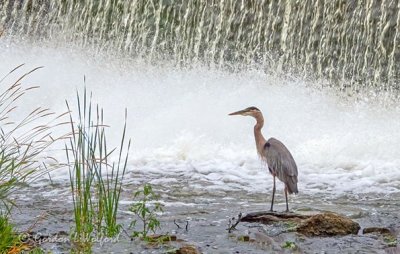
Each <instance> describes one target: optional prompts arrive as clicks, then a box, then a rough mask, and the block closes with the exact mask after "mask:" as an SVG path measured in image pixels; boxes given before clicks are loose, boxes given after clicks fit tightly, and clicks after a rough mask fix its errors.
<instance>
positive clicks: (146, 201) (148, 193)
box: [129, 184, 163, 240]
mask: <svg viewBox="0 0 400 254" xmlns="http://www.w3.org/2000/svg"><path fill="white" fill-rule="evenodd" d="M136 198H139V201H138V202H137V203H135V204H132V205H131V207H130V208H129V211H131V212H132V213H134V214H135V215H136V217H137V218H138V219H139V220H140V221H141V223H142V224H143V228H142V230H141V231H136V230H135V231H133V233H132V236H133V237H142V238H143V239H144V240H148V239H149V238H148V234H149V232H153V233H156V230H157V229H160V228H161V224H160V221H159V220H158V219H157V213H158V212H163V209H162V205H161V204H160V203H159V202H157V200H158V199H159V196H158V195H157V194H155V193H154V191H153V188H152V186H151V185H150V184H145V185H144V187H143V190H138V191H136V192H135V194H134V199H136ZM151 203H153V204H151ZM136 225H137V220H136V219H135V220H133V221H132V222H131V225H130V227H131V228H135V227H136Z"/></svg>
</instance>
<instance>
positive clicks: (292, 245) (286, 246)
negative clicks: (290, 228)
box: [282, 241, 297, 250]
mask: <svg viewBox="0 0 400 254" xmlns="http://www.w3.org/2000/svg"><path fill="white" fill-rule="evenodd" d="M282 248H284V249H289V250H294V249H296V248H297V246H296V244H295V243H294V242H290V241H286V242H285V243H284V244H283V245H282Z"/></svg>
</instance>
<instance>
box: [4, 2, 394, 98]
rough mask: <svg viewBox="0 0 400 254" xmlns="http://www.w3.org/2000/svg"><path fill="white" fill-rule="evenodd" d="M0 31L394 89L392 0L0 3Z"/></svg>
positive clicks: (135, 53) (185, 62)
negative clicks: (1, 29)
mask: <svg viewBox="0 0 400 254" xmlns="http://www.w3.org/2000/svg"><path fill="white" fill-rule="evenodd" d="M0 27H3V30H4V35H3V36H4V37H8V38H13V37H17V38H18V39H20V38H21V37H24V38H28V39H29V40H49V39H56V40H57V41H58V42H61V43H66V44H70V43H72V42H73V43H76V44H78V45H82V46H85V47H91V48H93V49H95V50H100V51H103V52H104V51H106V52H111V53H115V52H120V53H122V54H125V55H128V56H130V57H138V58H139V57H140V58H144V59H146V60H152V61H160V60H167V61H170V62H171V63H172V64H175V65H184V66H187V65H190V64H192V63H201V64H205V65H207V66H210V67H212V68H228V69H232V70H235V69H237V68H240V69H243V68H254V67H256V68H262V69H264V70H265V71H267V72H277V71H278V73H288V72H290V73H296V74H297V75H300V76H303V77H304V76H305V77H313V78H323V79H328V80H330V81H331V84H334V85H335V86H336V87H338V88H340V89H344V88H346V89H347V88H350V90H353V91H357V90H359V89H362V88H367V89H373V90H375V91H387V92H396V91H397V90H398V89H399V78H400V68H399V67H398V66H399V64H400V1H398V0H383V1H378V0H357V1H346V0H332V1H331V0H330V1H327V0H304V1H292V0H272V1H268V0H177V1H171V0H85V1H80V0H72V1H65V0H64V1H50V0H2V1H1V2H0Z"/></svg>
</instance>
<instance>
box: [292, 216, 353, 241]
mask: <svg viewBox="0 0 400 254" xmlns="http://www.w3.org/2000/svg"><path fill="white" fill-rule="evenodd" d="M359 230H360V225H359V224H358V223H357V222H354V221H352V220H350V219H349V218H346V217H343V216H340V215H338V214H335V213H330V212H326V213H321V214H316V215H313V216H311V217H310V218H308V219H306V220H304V221H302V222H301V223H300V224H299V225H298V226H297V228H296V231H297V232H299V233H302V234H304V235H306V236H336V235H349V234H357V233H358V231H359Z"/></svg>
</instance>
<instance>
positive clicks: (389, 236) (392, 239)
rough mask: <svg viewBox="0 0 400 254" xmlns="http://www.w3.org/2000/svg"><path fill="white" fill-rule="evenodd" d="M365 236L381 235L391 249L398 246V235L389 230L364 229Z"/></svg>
mask: <svg viewBox="0 0 400 254" xmlns="http://www.w3.org/2000/svg"><path fill="white" fill-rule="evenodd" d="M363 234H375V235H381V236H382V237H383V241H384V242H385V243H386V244H387V245H388V246H389V247H396V246H397V238H396V235H395V234H394V233H393V232H392V231H391V230H390V229H388V228H380V227H370V228H364V229H363Z"/></svg>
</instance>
